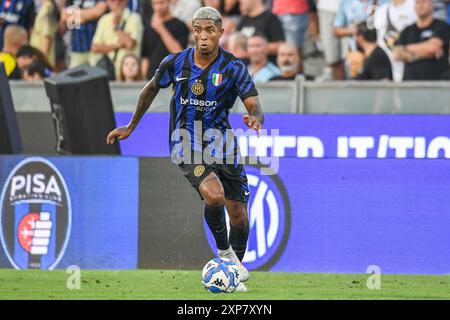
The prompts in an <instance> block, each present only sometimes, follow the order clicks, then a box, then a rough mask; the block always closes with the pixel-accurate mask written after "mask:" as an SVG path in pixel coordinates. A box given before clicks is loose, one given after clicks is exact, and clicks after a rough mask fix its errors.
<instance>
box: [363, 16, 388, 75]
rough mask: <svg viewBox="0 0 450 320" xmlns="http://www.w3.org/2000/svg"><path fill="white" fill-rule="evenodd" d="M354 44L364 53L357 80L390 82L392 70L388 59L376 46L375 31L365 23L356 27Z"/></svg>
mask: <svg viewBox="0 0 450 320" xmlns="http://www.w3.org/2000/svg"><path fill="white" fill-rule="evenodd" d="M356 43H357V45H358V47H359V48H361V49H362V51H363V52H364V57H365V60H364V65H363V67H362V69H361V70H360V72H359V74H358V76H357V77H356V79H357V80H392V68H391V61H390V60H389V57H388V56H387V54H386V53H385V52H384V50H383V49H381V48H380V47H379V46H378V45H377V30H376V29H373V28H369V27H368V25H367V23H366V22H361V23H359V24H358V25H357V27H356Z"/></svg>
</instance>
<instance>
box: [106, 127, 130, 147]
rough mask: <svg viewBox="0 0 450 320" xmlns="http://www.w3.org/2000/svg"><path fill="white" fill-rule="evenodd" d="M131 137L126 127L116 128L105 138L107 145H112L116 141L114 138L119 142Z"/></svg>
mask: <svg viewBox="0 0 450 320" xmlns="http://www.w3.org/2000/svg"><path fill="white" fill-rule="evenodd" d="M130 135H131V130H130V129H129V128H128V127H118V128H115V129H114V130H113V131H111V132H110V133H109V134H108V137H107V138H106V143H107V144H113V143H114V141H116V138H117V139H119V140H123V139H126V138H128V137H129V136H130Z"/></svg>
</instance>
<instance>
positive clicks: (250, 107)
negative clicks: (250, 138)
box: [242, 96, 264, 134]
mask: <svg viewBox="0 0 450 320" xmlns="http://www.w3.org/2000/svg"><path fill="white" fill-rule="evenodd" d="M242 102H243V103H244V106H245V108H246V109H247V112H248V114H245V115H244V117H243V120H244V122H245V124H246V125H247V126H248V127H249V128H252V129H253V130H255V131H256V132H258V134H259V130H261V128H262V125H263V124H264V113H263V111H262V108H261V104H260V103H259V99H258V96H251V97H248V98H246V99H245V100H243V101H242Z"/></svg>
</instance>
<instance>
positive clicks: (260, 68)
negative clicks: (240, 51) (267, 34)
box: [247, 35, 281, 82]
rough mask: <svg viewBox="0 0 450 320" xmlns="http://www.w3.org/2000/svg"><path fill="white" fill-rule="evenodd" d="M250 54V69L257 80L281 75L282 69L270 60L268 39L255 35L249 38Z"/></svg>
mask: <svg viewBox="0 0 450 320" xmlns="http://www.w3.org/2000/svg"><path fill="white" fill-rule="evenodd" d="M247 49H248V56H249V58H250V64H249V65H248V71H249V72H250V74H251V75H252V77H253V81H255V82H267V81H269V80H270V79H271V78H273V77H275V76H278V75H280V73H281V72H280V69H279V68H278V67H277V66H276V65H274V64H273V63H272V62H270V61H269V60H268V57H267V53H268V42H267V39H266V38H264V37H262V36H258V35H255V36H253V37H250V39H248V43H247Z"/></svg>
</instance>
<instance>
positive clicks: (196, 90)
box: [191, 80, 205, 96]
mask: <svg viewBox="0 0 450 320" xmlns="http://www.w3.org/2000/svg"><path fill="white" fill-rule="evenodd" d="M191 91H192V93H193V94H195V95H197V96H199V95H201V94H202V93H203V91H205V87H203V85H202V84H201V82H200V81H199V80H195V82H194V84H193V85H192V87H191Z"/></svg>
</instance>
